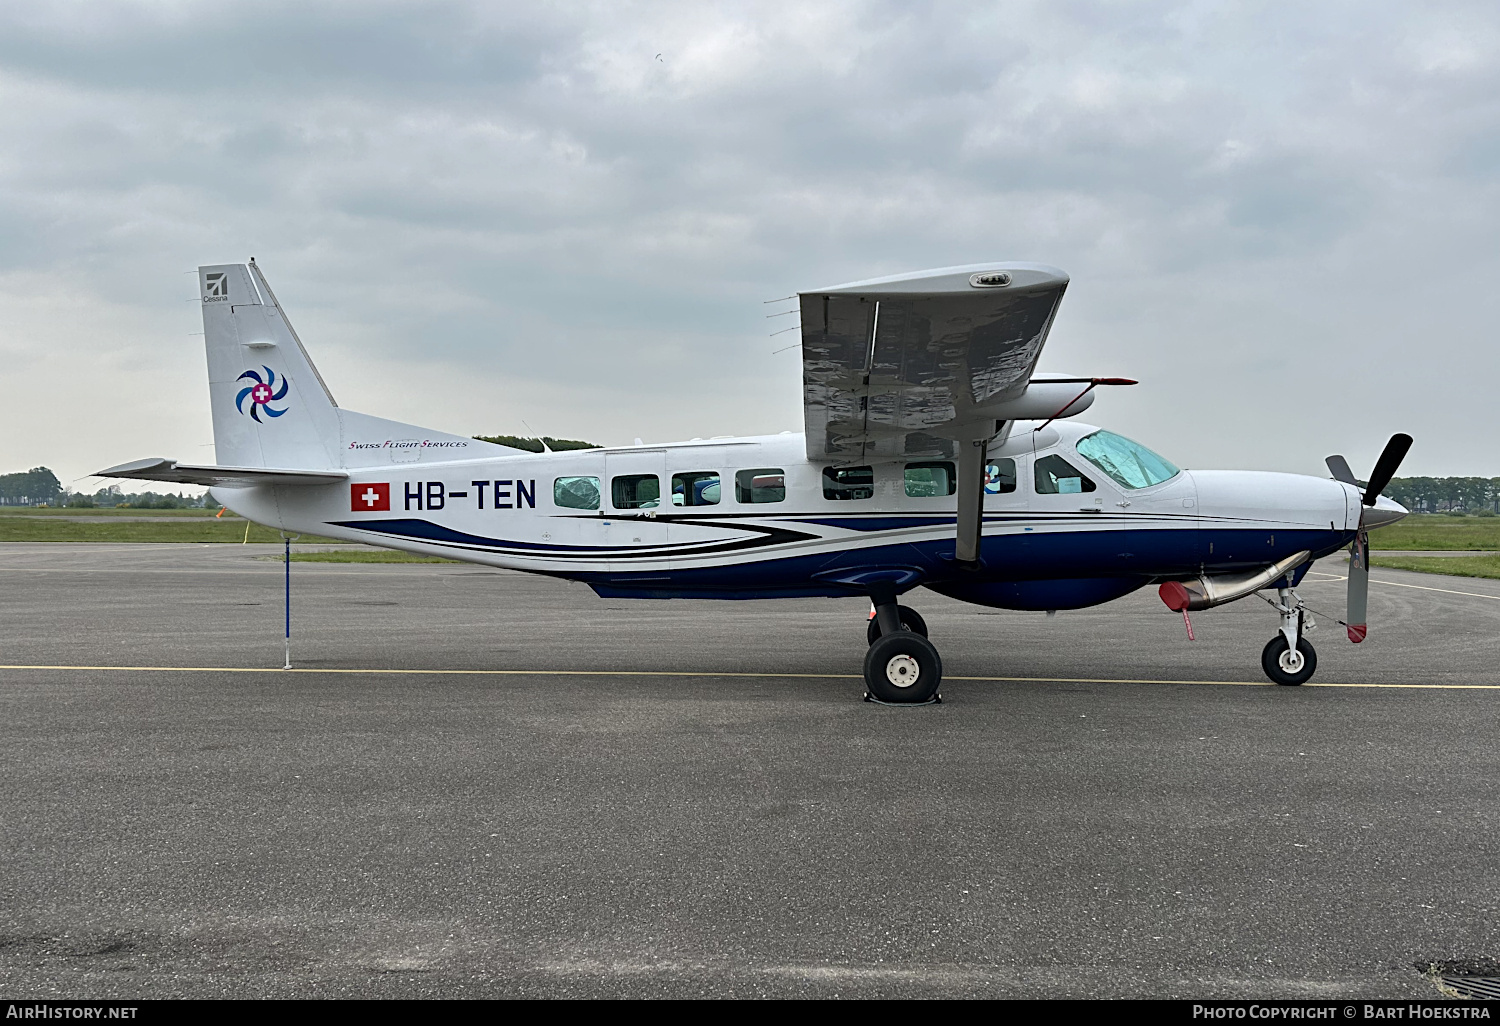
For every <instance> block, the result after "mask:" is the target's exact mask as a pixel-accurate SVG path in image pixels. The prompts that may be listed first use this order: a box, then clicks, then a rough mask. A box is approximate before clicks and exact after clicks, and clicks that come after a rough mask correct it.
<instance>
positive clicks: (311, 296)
mask: <svg viewBox="0 0 1500 1026" xmlns="http://www.w3.org/2000/svg"><path fill="white" fill-rule="evenodd" d="M1497 11H1500V9H1497V8H1496V6H1495V5H1493V4H1430V3H1427V4H1412V3H1379V2H1368V0H1366V2H1360V3H1347V4H1340V3H1324V4H1291V3H1282V4H1274V5H1272V4H1267V5H1256V4H1227V3H1216V4H1203V3H1169V2H1160V3H1148V2H1143V3H1129V4H1123V3H1122V4H1113V3H1111V4H1087V3H1065V2H1056V0H1053V2H1048V3H1036V4H1032V3H1003V4H978V5H976V4H974V3H954V4H933V3H928V4H921V5H916V4H910V3H836V2H828V3H817V4H806V3H788V4H784V5H781V4H774V3H758V4H722V3H721V4H716V3H685V4H681V5H665V4H664V5H656V4H629V3H620V2H610V3H601V4H597V5H589V4H584V3H569V4H565V5H558V6H552V5H542V4H536V3H531V4H521V3H513V4H495V3H490V4H464V3H451V4H437V3H425V4H403V3H379V2H373V0H361V2H359V3H337V4H328V3H318V2H310V0H299V2H297V3H267V2H261V3H257V4H226V3H222V2H216V3H192V2H176V3H139V4H127V3H119V2H113V3H85V2H78V3H65V2H57V0H49V2H44V3H30V2H25V0H9V2H7V3H5V4H4V5H0V360H3V367H4V370H3V372H0V380H3V382H4V401H3V403H0V472H4V471H10V470H21V469H26V468H28V467H31V466H35V465H37V464H45V465H47V466H50V467H52V468H53V469H54V470H56V471H57V473H58V475H59V476H60V477H62V478H63V479H64V481H65V482H68V481H70V480H72V479H74V478H78V477H79V476H81V475H84V474H87V473H89V472H91V471H93V470H96V469H100V468H103V467H106V466H110V465H112V464H115V463H118V462H123V461H125V460H129V459H136V458H140V457H145V456H167V457H173V458H177V459H181V460H184V461H197V462H209V461H210V460H211V458H212V453H213V449H212V444H211V443H212V434H211V426H210V422H209V416H208V403H207V383H206V377H205V371H204V358H203V352H202V338H201V337H197V336H193V335H192V334H190V333H192V332H198V331H201V330H202V324H201V321H200V320H199V307H198V305H197V302H196V299H195V294H196V292H195V282H194V278H193V277H192V276H191V274H190V272H191V271H192V270H193V268H195V267H197V266H198V265H199V264H205V263H217V262H229V261H242V260H245V259H247V258H249V257H250V256H252V255H253V256H255V257H256V258H257V260H258V261H259V263H260V264H261V265H262V267H263V269H264V271H265V272H266V275H267V277H268V279H269V280H270V282H271V284H272V286H273V287H274V288H275V289H276V291H277V294H278V296H279V298H280V299H281V301H282V304H283V305H284V306H285V308H286V309H287V312H288V314H289V316H290V318H291V320H292V322H293V323H294V324H295V325H296V326H297V328H298V331H299V333H300V334H301V335H302V338H303V341H304V342H305V343H306V345H307V347H308V349H309V351H310V352H311V354H312V356H313V358H314V360H315V361H316V362H317V363H318V365H319V369H320V370H321V371H322V373H323V376H324V378H325V379H326V380H327V381H328V383H329V385H330V387H331V388H332V390H333V393H334V395H335V396H336V397H337V398H338V400H339V402H340V404H341V405H343V406H346V407H348V408H351V409H356V410H361V411H363V412H367V413H374V414H378V415H381V416H389V417H393V418H396V419H400V420H406V421H410V422H412V423H415V424H418V425H422V426H426V427H432V428H437V429H442V430H447V431H453V432H457V433H460V434H466V435H467V434H481V433H486V434H487V433H498V432H504V433H531V432H528V431H527V427H526V425H528V424H529V425H530V428H531V429H532V431H534V432H536V433H545V434H551V435H559V436H567V437H580V438H587V439H591V440H595V441H600V442H605V443H621V442H625V443H628V442H630V441H631V440H632V439H634V438H635V437H641V438H644V439H645V440H647V441H668V440H673V439H681V438H689V437H693V436H709V435H720V434H749V433H762V432H775V431H782V430H793V431H798V430H801V426H802V420H801V402H800V373H801V368H800V362H799V356H798V352H797V350H796V349H795V348H793V349H791V350H788V351H785V352H780V353H777V352H775V350H778V349H781V348H782V347H783V346H787V345H794V344H795V341H796V338H797V335H796V333H795V332H791V333H787V334H785V335H780V336H777V337H775V338H771V337H769V336H770V333H771V332H772V331H775V330H777V329H778V328H781V327H787V326H789V325H790V323H791V320H792V318H779V319H767V318H766V314H767V313H768V312H773V311H776V310H780V309H785V308H787V304H783V305H780V306H777V305H775V304H773V305H770V306H767V305H764V303H763V301H764V300H768V299H775V298H778V297H782V296H787V295H790V294H791V293H793V292H795V291H797V290H799V289H808V288H814V287H817V286H820V285H828V284H834V283H838V282H843V281H850V280H855V279H860V278H868V277H872V276H875V275H882V274H891V273H897V272H901V271H909V270H916V269H920V268H926V267H935V266H943V265H949V264H962V263H971V262H983V261H989V260H1004V259H1013V260H1028V261H1039V262H1043V263H1048V264H1053V265H1056V266H1058V267H1061V268H1063V269H1064V270H1066V271H1067V272H1068V273H1069V274H1070V275H1071V276H1072V280H1073V283H1072V285H1071V287H1070V290H1069V293H1068V296H1067V298H1066V299H1065V301H1064V303H1063V306H1062V309H1061V312H1060V314H1059V316H1058V319H1057V322H1056V324H1055V326H1054V328H1053V332H1052V336H1051V341H1050V342H1049V343H1048V347H1047V350H1046V353H1045V355H1044V357H1043V361H1042V366H1043V369H1046V370H1061V371H1070V372H1074V373H1082V374H1108V375H1127V376H1130V377H1136V378H1139V379H1140V380H1141V384H1140V385H1139V386H1138V387H1136V388H1134V389H1118V390H1114V391H1111V392H1109V393H1108V394H1106V395H1104V396H1102V397H1101V398H1100V400H1099V401H1098V402H1097V403H1096V404H1095V406H1094V408H1093V409H1092V410H1090V411H1089V413H1088V414H1087V415H1086V417H1085V419H1087V420H1089V421H1090V422H1093V423H1100V424H1103V425H1105V426H1108V427H1110V428H1112V429H1114V430H1117V431H1120V432H1122V433H1125V434H1128V435H1131V436H1133V437H1136V438H1138V439H1140V440H1141V441H1143V442H1146V443H1147V444H1149V445H1151V446H1153V447H1154V448H1157V449H1159V450H1160V451H1161V452H1162V453H1163V454H1164V455H1166V456H1167V457H1169V458H1170V459H1172V460H1174V461H1176V462H1177V463H1179V464H1181V465H1183V466H1188V467H1213V466H1218V467H1253V468H1263V469H1273V470H1293V471H1299V472H1306V473H1317V474H1325V473H1326V471H1324V469H1323V466H1322V458H1323V457H1324V456H1325V455H1327V454H1328V453H1331V452H1343V453H1345V454H1346V455H1348V457H1349V459H1350V462H1351V464H1352V465H1353V466H1354V468H1355V470H1356V472H1359V473H1361V474H1363V473H1364V472H1366V471H1367V470H1368V468H1369V467H1370V466H1371V465H1372V464H1373V462H1374V459H1375V457H1376V455H1377V454H1378V452H1379V450H1380V448H1381V446H1382V445H1383V444H1384V442H1385V439H1386V438H1387V437H1388V436H1389V435H1390V434H1391V433H1392V432H1394V431H1397V430H1404V431H1408V432H1410V433H1411V434H1413V435H1414V436H1416V439H1417V443H1416V446H1415V448H1414V449H1413V451H1412V455H1411V456H1410V458H1409V459H1408V462H1407V465H1406V467H1405V468H1403V473H1406V474H1419V473H1428V474H1484V475H1500V457H1497V455H1496V453H1495V449H1496V445H1497V442H1500V431H1497V428H1500V412H1497V404H1496V403H1495V402H1494V400H1493V398H1492V395H1493V392H1494V389H1495V384H1496V380H1497V377H1500V374H1497V371H1500V356H1497V354H1496V346H1495V343H1494V336H1495V334H1496V331H1497V313H1500V310H1497V307H1500V303H1497V291H1500V290H1497V287H1496V282H1497V281H1500V244H1497V239H1500V204H1497V186H1500V178H1497V170H1500V131H1497V130H1500V81H1497V78H1500V75H1497V71H1500V14H1497ZM658 55H659V56H658ZM100 483H102V482H96V481H79V482H78V484H79V486H80V487H84V486H87V487H89V488H90V489H92V488H94V487H98V486H99V484H100Z"/></svg>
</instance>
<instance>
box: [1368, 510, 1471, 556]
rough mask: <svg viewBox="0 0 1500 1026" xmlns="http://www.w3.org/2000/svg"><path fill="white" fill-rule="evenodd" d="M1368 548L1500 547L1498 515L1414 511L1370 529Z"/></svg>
mask: <svg viewBox="0 0 1500 1026" xmlns="http://www.w3.org/2000/svg"><path fill="white" fill-rule="evenodd" d="M1370 548H1371V549H1484V550H1500V517H1445V516H1442V515H1436V516H1434V515H1428V514H1413V515H1412V516H1409V517H1407V518H1406V519H1404V520H1400V521H1397V522H1396V523H1394V524H1392V525H1391V526H1390V527H1382V528H1380V529H1379V530H1377V531H1371V532H1370Z"/></svg>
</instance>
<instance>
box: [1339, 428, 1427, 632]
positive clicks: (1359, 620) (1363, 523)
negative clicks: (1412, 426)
mask: <svg viewBox="0 0 1500 1026" xmlns="http://www.w3.org/2000/svg"><path fill="white" fill-rule="evenodd" d="M1410 448H1411V435H1405V434H1395V435H1392V436H1391V440H1390V441H1389V442H1386V443H1385V450H1384V451H1383V452H1382V453H1381V454H1380V459H1378V460H1376V461H1375V470H1374V471H1373V472H1372V473H1371V474H1370V480H1369V481H1368V482H1367V483H1366V484H1365V486H1364V487H1365V492H1364V495H1363V496H1361V497H1360V501H1361V502H1362V503H1363V504H1364V508H1363V509H1361V510H1360V514H1359V530H1358V532H1356V533H1355V535H1354V540H1353V541H1352V542H1350V543H1349V597H1348V601H1347V603H1346V605H1345V610H1346V611H1345V613H1344V616H1345V617H1346V618H1347V620H1348V622H1347V623H1345V624H1344V626H1345V627H1346V628H1347V629H1348V631H1349V640H1350V641H1352V642H1354V643H1355V644H1356V645H1357V644H1359V643H1360V642H1361V641H1364V640H1365V635H1366V634H1367V633H1369V627H1368V626H1367V625H1366V623H1365V610H1366V607H1367V605H1368V604H1369V597H1370V528H1372V527H1379V526H1381V525H1382V524H1387V523H1390V521H1391V520H1392V519H1393V518H1392V517H1390V516H1388V515H1385V514H1384V511H1381V512H1377V511H1376V508H1375V504H1376V503H1377V502H1378V501H1379V500H1380V493H1381V492H1383V491H1385V487H1386V485H1388V484H1390V483H1391V478H1393V477H1395V476H1396V471H1397V470H1398V469H1400V467H1401V461H1402V460H1404V459H1405V458H1406V453H1407V451H1408V450H1409V449H1410ZM1324 462H1325V463H1327V464H1328V470H1329V472H1330V473H1331V474H1333V476H1334V478H1335V479H1336V480H1339V481H1342V482H1344V483H1345V484H1351V485H1353V486H1354V487H1356V488H1358V487H1360V482H1359V481H1358V480H1356V479H1355V477H1354V472H1353V471H1352V470H1350V469H1349V461H1348V460H1346V459H1344V457H1342V456H1330V457H1328V459H1327V460H1325V461H1324Z"/></svg>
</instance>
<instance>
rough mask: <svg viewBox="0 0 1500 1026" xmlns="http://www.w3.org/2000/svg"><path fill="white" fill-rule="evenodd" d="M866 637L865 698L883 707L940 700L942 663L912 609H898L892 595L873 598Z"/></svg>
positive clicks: (907, 607)
mask: <svg viewBox="0 0 1500 1026" xmlns="http://www.w3.org/2000/svg"><path fill="white" fill-rule="evenodd" d="M882 600H883V601H882ZM868 637H869V640H870V649H869V651H868V652H866V653H865V697H866V698H867V699H870V700H872V701H875V702H880V703H883V704H885V705H924V704H926V703H928V702H940V701H942V699H941V698H939V697H938V687H939V685H941V684H942V682H943V660H942V658H941V657H940V656H939V655H938V650H937V647H936V646H935V645H933V643H932V642H930V641H928V640H927V624H926V622H925V621H924V620H923V619H922V617H921V616H920V615H919V614H918V613H917V611H916V610H915V609H912V608H911V607H910V606H898V605H897V604H896V600H895V596H894V595H891V596H879V597H877V599H876V601H875V615H874V616H873V617H871V619H870V627H869V631H868Z"/></svg>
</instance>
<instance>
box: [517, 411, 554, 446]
mask: <svg viewBox="0 0 1500 1026" xmlns="http://www.w3.org/2000/svg"><path fill="white" fill-rule="evenodd" d="M521 426H522V427H524V428H525V429H526V430H527V431H535V430H536V428H534V427H532V426H531V425H530V424H528V423H526V421H525V420H524V419H523V420H522V421H521ZM532 437H533V438H535V439H536V440H537V441H538V442H541V443H542V452H545V453H551V452H552V447H551V446H550V445H548V444H547V440H546V439H545V438H543V437H542V436H541V435H533V436H532Z"/></svg>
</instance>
